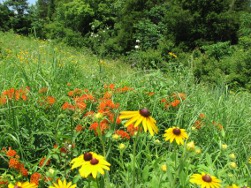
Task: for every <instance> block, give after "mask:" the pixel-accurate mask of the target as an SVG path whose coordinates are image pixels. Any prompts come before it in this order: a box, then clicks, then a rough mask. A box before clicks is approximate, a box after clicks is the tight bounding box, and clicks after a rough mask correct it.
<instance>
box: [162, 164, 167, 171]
mask: <svg viewBox="0 0 251 188" xmlns="http://www.w3.org/2000/svg"><path fill="white" fill-rule="evenodd" d="M161 170H162V171H163V172H166V171H167V166H166V164H163V165H161Z"/></svg>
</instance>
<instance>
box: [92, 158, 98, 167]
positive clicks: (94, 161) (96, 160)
mask: <svg viewBox="0 0 251 188" xmlns="http://www.w3.org/2000/svg"><path fill="white" fill-rule="evenodd" d="M98 162H99V161H98V159H96V158H92V160H91V164H92V165H96V164H98Z"/></svg>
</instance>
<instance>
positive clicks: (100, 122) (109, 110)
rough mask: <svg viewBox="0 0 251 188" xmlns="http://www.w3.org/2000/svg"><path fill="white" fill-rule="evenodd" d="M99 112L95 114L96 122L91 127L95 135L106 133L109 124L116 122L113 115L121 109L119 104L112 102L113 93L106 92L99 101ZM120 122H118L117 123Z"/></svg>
mask: <svg viewBox="0 0 251 188" xmlns="http://www.w3.org/2000/svg"><path fill="white" fill-rule="evenodd" d="M98 102H99V103H98V106H97V112H98V113H96V114H95V113H94V114H93V117H94V120H95V122H93V123H92V124H91V125H90V128H89V129H90V130H94V132H95V134H98V132H99V131H100V133H101V134H103V133H104V131H105V130H106V129H108V128H109V123H114V122H115V115H114V113H113V110H114V109H117V108H118V107H119V104H118V103H114V102H113V100H112V92H109V91H107V92H105V93H104V95H103V97H102V98H100V99H99V100H98ZM117 121H118V120H116V122H117Z"/></svg>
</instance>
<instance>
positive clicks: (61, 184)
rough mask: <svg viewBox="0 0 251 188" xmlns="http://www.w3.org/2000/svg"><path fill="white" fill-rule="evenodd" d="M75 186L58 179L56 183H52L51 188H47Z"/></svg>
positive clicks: (73, 187)
mask: <svg viewBox="0 0 251 188" xmlns="http://www.w3.org/2000/svg"><path fill="white" fill-rule="evenodd" d="M76 187H77V185H76V184H73V185H72V182H68V183H67V182H66V180H64V181H61V180H60V179H58V183H53V186H52V185H51V186H49V188H76Z"/></svg>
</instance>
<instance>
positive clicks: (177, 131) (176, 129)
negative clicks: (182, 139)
mask: <svg viewBox="0 0 251 188" xmlns="http://www.w3.org/2000/svg"><path fill="white" fill-rule="evenodd" d="M180 133H181V131H180V129H179V128H174V129H173V134H175V135H177V136H178V135H180Z"/></svg>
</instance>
